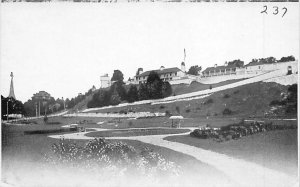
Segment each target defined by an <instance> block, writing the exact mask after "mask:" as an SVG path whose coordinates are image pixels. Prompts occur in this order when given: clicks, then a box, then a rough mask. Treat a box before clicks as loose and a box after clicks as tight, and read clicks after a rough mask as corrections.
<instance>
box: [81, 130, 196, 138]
mask: <svg viewBox="0 0 300 187" xmlns="http://www.w3.org/2000/svg"><path fill="white" fill-rule="evenodd" d="M189 131H190V130H189V129H169V128H168V129H167V128H150V129H130V130H109V131H97V132H90V133H87V134H86V136H88V137H128V136H149V135H162V134H180V133H186V132H189Z"/></svg>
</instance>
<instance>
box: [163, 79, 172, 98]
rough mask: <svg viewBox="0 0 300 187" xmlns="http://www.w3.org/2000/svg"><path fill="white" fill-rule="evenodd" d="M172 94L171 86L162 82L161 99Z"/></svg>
mask: <svg viewBox="0 0 300 187" xmlns="http://www.w3.org/2000/svg"><path fill="white" fill-rule="evenodd" d="M171 94H172V86H171V84H170V83H169V82H164V83H163V85H162V97H163V98H164V97H168V96H170V95H171Z"/></svg>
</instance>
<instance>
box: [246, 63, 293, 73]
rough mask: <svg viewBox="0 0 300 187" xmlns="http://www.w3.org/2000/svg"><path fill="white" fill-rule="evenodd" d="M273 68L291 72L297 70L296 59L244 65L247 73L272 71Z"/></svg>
mask: <svg viewBox="0 0 300 187" xmlns="http://www.w3.org/2000/svg"><path fill="white" fill-rule="evenodd" d="M274 70H282V71H286V73H288V71H291V73H297V72H298V60H295V61H289V62H276V63H272V64H264V63H259V62H257V63H252V64H248V65H246V66H245V71H246V73H247V74H260V73H263V72H268V71H274Z"/></svg>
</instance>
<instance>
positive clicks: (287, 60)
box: [279, 56, 295, 62]
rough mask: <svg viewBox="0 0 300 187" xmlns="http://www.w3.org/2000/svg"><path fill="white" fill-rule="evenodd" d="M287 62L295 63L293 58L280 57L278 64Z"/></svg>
mask: <svg viewBox="0 0 300 187" xmlns="http://www.w3.org/2000/svg"><path fill="white" fill-rule="evenodd" d="M289 61H295V57H294V56H287V57H282V58H281V59H280V60H279V62H289Z"/></svg>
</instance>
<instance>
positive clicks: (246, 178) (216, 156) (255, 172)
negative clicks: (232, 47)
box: [49, 128, 299, 187]
mask: <svg viewBox="0 0 300 187" xmlns="http://www.w3.org/2000/svg"><path fill="white" fill-rule="evenodd" d="M91 129H92V128H91ZM93 129H95V130H96V131H106V130H113V129H101V128H93ZM135 129H136V128H135ZM143 129H146V128H143ZM147 129H153V128H147ZM193 129H194V128H190V130H193ZM117 130H120V129H117ZM121 130H122V129H121ZM124 130H130V129H124ZM86 133H89V132H80V133H73V134H64V135H51V136H49V137H51V138H57V139H59V138H62V137H63V138H65V139H81V140H83V139H84V140H90V139H94V138H93V137H87V136H85V134H86ZM185 134H189V132H188V133H181V134H165V135H151V136H132V137H107V138H106V139H128V140H137V141H141V142H144V143H149V144H153V145H156V146H161V147H165V148H168V149H172V150H174V151H177V152H180V153H183V154H186V155H189V156H192V157H194V158H196V159H197V160H199V161H201V162H203V163H206V164H208V165H211V166H213V167H215V168H216V169H218V170H219V171H222V172H223V173H225V174H226V175H227V176H228V177H230V178H231V179H232V180H233V181H235V182H236V183H238V184H239V185H240V186H249V187H250V186H251V187H252V186H255V187H256V186H257V187H260V186H270V187H275V186H278V187H285V186H286V187H290V186H293V187H294V186H299V182H298V179H297V178H293V177H291V176H288V175H286V174H284V173H281V172H279V171H275V170H272V169H268V168H265V167H263V166H261V165H258V164H255V163H252V162H248V161H245V160H242V159H237V158H232V157H229V156H227V155H225V154H221V153H217V152H213V151H209V150H205V149H202V148H198V147H194V146H190V145H186V144H182V143H177V142H170V141H167V140H164V138H165V137H167V136H170V135H172V136H173V135H185Z"/></svg>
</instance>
